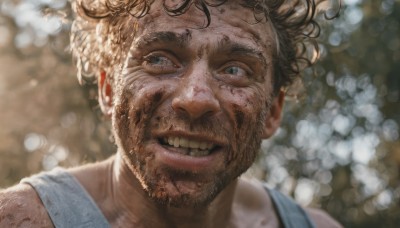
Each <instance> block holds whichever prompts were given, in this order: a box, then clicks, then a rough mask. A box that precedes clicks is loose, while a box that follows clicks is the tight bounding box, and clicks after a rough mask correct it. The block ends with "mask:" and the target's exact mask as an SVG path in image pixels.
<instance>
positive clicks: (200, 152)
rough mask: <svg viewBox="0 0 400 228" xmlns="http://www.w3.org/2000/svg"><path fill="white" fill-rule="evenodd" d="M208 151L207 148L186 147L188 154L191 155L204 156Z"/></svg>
mask: <svg viewBox="0 0 400 228" xmlns="http://www.w3.org/2000/svg"><path fill="white" fill-rule="evenodd" d="M209 153H210V151H209V150H199V149H188V155H189V156H193V157H201V156H206V155H208V154H209Z"/></svg>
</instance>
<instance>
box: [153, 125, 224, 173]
mask: <svg viewBox="0 0 400 228" xmlns="http://www.w3.org/2000/svg"><path fill="white" fill-rule="evenodd" d="M162 137H185V138H188V139H192V140H198V141H206V142H209V143H213V144H215V145H217V148H215V149H214V150H213V151H212V153H210V154H209V155H207V156H201V157H193V156H189V155H185V154H182V153H179V152H177V151H176V149H175V148H173V147H169V146H165V145H162V144H161V143H160V142H159V140H155V141H153V143H152V144H150V145H149V146H150V147H151V148H149V149H150V150H152V151H153V152H154V155H155V160H156V162H157V163H160V164H162V165H165V166H167V167H169V168H172V169H176V170H181V171H189V172H196V173H199V172H208V171H212V170H215V169H217V168H219V167H221V166H223V164H224V160H225V154H224V153H223V151H224V148H226V146H225V145H226V144H225V143H223V142H222V141H221V140H218V139H215V138H213V139H211V138H210V137H207V136H204V135H199V134H188V133H184V132H178V131H174V132H168V133H164V134H156V135H155V138H157V139H159V138H162Z"/></svg>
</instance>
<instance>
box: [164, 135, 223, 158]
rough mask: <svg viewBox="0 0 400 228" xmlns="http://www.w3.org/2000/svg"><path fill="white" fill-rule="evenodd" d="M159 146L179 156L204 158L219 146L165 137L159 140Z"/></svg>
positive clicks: (182, 138)
mask: <svg viewBox="0 0 400 228" xmlns="http://www.w3.org/2000/svg"><path fill="white" fill-rule="evenodd" d="M159 141H160V144H161V145H163V146H164V147H168V149H170V150H172V151H174V152H178V153H180V154H184V155H188V156H192V157H204V156H208V155H210V154H211V153H212V152H214V151H216V150H217V149H218V148H220V146H218V145H216V144H213V143H210V142H205V141H197V140H192V139H188V138H184V137H165V138H160V139H159Z"/></svg>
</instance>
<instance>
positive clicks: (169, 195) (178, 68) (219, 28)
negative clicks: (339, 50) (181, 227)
mask: <svg viewBox="0 0 400 228" xmlns="http://www.w3.org/2000/svg"><path fill="white" fill-rule="evenodd" d="M210 11H211V24H210V26H209V27H207V28H202V27H203V26H204V25H205V24H206V17H205V16H204V14H203V13H202V12H201V11H199V10H198V9H197V8H196V7H194V6H192V7H191V8H190V9H189V11H188V12H186V13H185V14H183V15H181V16H178V17H171V16H169V15H167V14H166V13H165V11H164V10H163V9H162V6H161V4H160V1H159V2H156V3H154V4H153V5H152V7H151V10H150V12H149V14H148V15H147V16H145V17H143V18H141V19H139V26H138V27H139V31H138V32H137V33H136V36H135V39H134V41H133V44H132V47H131V50H130V51H129V56H128V58H127V60H126V64H125V66H124V70H123V72H122V74H121V75H120V77H119V78H118V82H117V84H118V88H115V90H116V91H115V98H116V99H115V107H114V112H113V125H114V128H115V134H116V139H117V144H118V146H119V149H120V151H121V153H122V155H123V158H124V162H125V163H126V164H127V165H128V166H129V168H130V169H131V170H132V172H133V173H134V174H135V175H136V177H137V178H138V179H139V180H140V182H141V183H142V185H143V187H144V189H145V190H146V191H147V192H148V193H149V195H150V196H151V197H152V198H154V199H156V200H157V201H159V202H162V203H169V204H171V205H173V206H185V205H186V206H189V205H204V204H206V203H209V202H210V201H211V200H212V199H214V198H215V196H216V195H217V194H218V193H219V192H220V191H221V190H222V189H223V188H224V187H226V186H227V185H228V184H229V183H231V182H232V181H233V180H234V179H235V178H237V177H238V176H239V175H240V174H241V173H243V172H244V171H245V170H247V169H248V167H249V166H250V165H251V164H252V163H253V161H254V159H255V156H256V154H257V152H258V150H259V147H260V143H261V139H262V133H263V129H264V123H265V121H266V119H268V118H269V114H268V111H269V105H270V103H271V100H272V82H271V79H272V78H271V77H272V74H273V68H272V52H273V47H274V45H273V40H272V38H271V30H270V26H269V25H268V24H267V23H266V22H260V23H256V21H255V19H254V15H253V12H252V11H251V10H250V9H246V8H243V7H241V6H240V5H239V4H238V3H235V1H227V2H226V3H225V4H224V5H222V6H219V7H215V8H213V7H210Z"/></svg>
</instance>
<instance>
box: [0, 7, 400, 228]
mask: <svg viewBox="0 0 400 228" xmlns="http://www.w3.org/2000/svg"><path fill="white" fill-rule="evenodd" d="M44 14H46V15H47V16H43V15H44ZM70 19H71V12H70V3H69V2H68V1H67V0H36V1H32V0H0V107H1V110H0V188H5V187H7V186H10V185H13V184H16V183H17V182H18V180H20V179H21V178H22V177H25V176H28V175H30V174H33V173H36V172H39V171H41V170H50V169H52V168H54V167H56V166H64V167H71V166H76V165H79V164H83V163H88V162H93V161H98V160H103V159H105V158H107V157H109V156H110V155H111V154H113V153H114V152H115V150H116V148H115V146H114V145H113V143H112V141H113V140H112V137H110V131H109V122H108V121H107V120H104V119H103V117H102V115H101V114H100V110H99V108H98V105H97V103H96V93H97V92H96V87H95V86H93V85H90V84H88V83H87V84H84V85H82V86H81V85H79V83H78V80H77V78H76V70H75V67H74V66H73V65H74V64H73V62H72V58H71V55H70V53H69V47H68V45H69V37H68V32H69V29H70ZM399 23H400V1H399V0H343V9H342V11H341V13H340V17H339V18H338V19H335V20H333V21H331V22H328V23H325V24H323V25H324V27H323V30H322V33H321V38H320V42H321V44H320V48H321V50H322V59H321V61H320V62H319V63H318V64H317V65H316V66H314V67H312V68H309V69H307V70H306V71H305V73H304V77H303V84H304V87H303V90H302V91H298V92H299V94H300V95H301V96H299V97H297V98H294V99H293V98H291V99H288V101H287V105H286V107H285V114H284V117H283V124H282V126H281V128H280V129H279V130H278V132H277V134H276V135H275V136H274V137H273V138H272V139H270V140H267V141H264V142H263V144H262V152H261V153H260V156H259V158H258V160H257V162H256V164H255V165H254V167H252V169H251V170H250V172H249V175H252V176H255V177H257V178H259V179H262V180H265V181H267V182H268V183H269V184H270V185H271V186H273V187H276V188H279V189H280V190H281V191H283V192H285V193H287V194H289V195H292V196H293V197H294V198H295V199H296V201H298V202H299V203H301V204H302V205H309V206H314V207H321V208H323V209H325V210H326V211H328V212H329V213H330V214H331V215H332V216H333V217H335V218H336V219H337V220H339V221H340V222H341V223H342V224H343V225H345V227H374V228H375V227H400V207H399V206H400V176H399V171H400V139H399V123H400V24H399Z"/></svg>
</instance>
